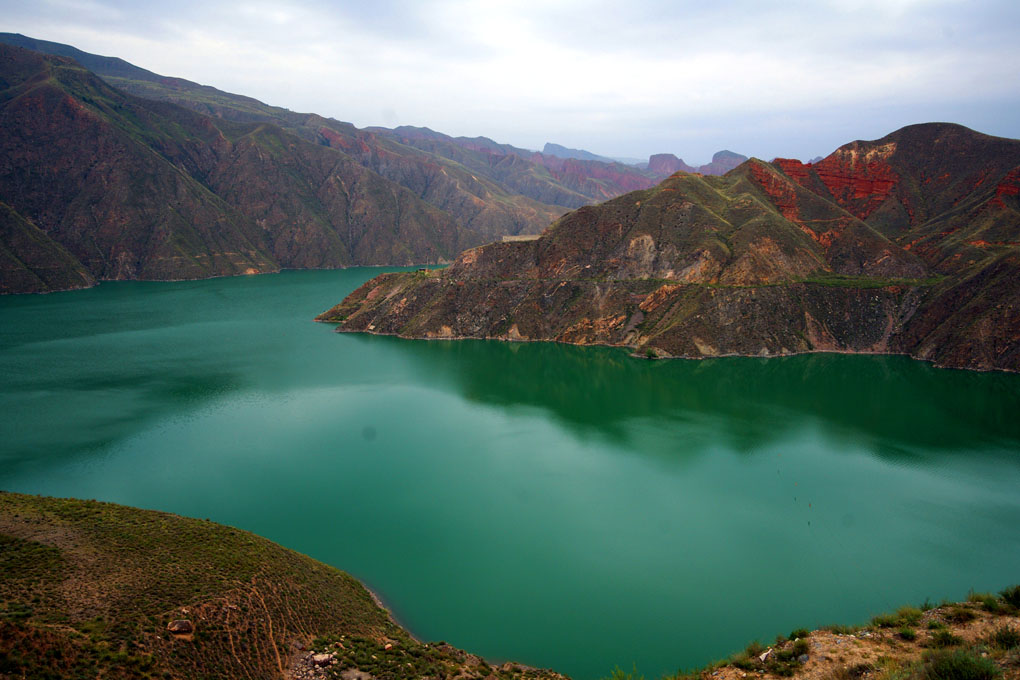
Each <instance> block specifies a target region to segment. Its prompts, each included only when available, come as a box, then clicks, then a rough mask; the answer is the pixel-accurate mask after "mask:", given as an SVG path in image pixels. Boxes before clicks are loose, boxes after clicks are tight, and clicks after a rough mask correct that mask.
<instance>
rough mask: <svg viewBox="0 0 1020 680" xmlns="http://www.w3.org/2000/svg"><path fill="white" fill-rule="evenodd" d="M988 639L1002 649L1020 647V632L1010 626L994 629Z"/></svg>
mask: <svg viewBox="0 0 1020 680" xmlns="http://www.w3.org/2000/svg"><path fill="white" fill-rule="evenodd" d="M988 641H989V643H991V644H992V645H994V646H995V647H999V648H1001V649H1016V648H1017V647H1020V632H1017V630H1016V629H1015V628H1010V627H1009V626H1000V627H998V628H996V629H995V630H994V631H992V634H991V635H989V636H988Z"/></svg>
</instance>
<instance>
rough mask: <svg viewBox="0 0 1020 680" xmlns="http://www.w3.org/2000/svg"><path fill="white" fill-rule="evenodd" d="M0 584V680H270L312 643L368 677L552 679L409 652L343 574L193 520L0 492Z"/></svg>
mask: <svg viewBox="0 0 1020 680" xmlns="http://www.w3.org/2000/svg"><path fill="white" fill-rule="evenodd" d="M0 574H2V575H3V578H2V579H0V678H8V677H9V678H21V677H29V678H33V679H45V678H94V677H103V678H182V679H183V678H187V679H189V680H190V679H192V678H279V677H281V676H283V675H284V674H285V673H291V672H292V671H294V669H299V668H302V667H304V666H311V665H314V663H313V662H312V661H311V652H309V651H307V650H309V649H310V648H311V646H312V644H313V642H315V643H316V644H317V645H318V647H319V648H320V649H322V650H324V651H326V652H328V653H329V654H330V662H329V664H328V665H330V666H331V667H335V669H336V670H342V669H344V668H348V667H354V666H356V667H364V669H368V670H370V671H372V672H374V673H376V674H377V677H380V678H384V677H386V678H391V677H392V678H410V677H422V676H424V675H429V676H431V677H434V678H437V679H441V678H446V677H454V676H457V675H459V676H460V677H463V678H482V677H487V676H489V675H495V676H496V677H498V678H500V679H501V680H513V679H514V678H518V679H520V678H524V677H528V678H538V677H549V678H556V677H559V676H557V675H556V674H554V673H548V672H543V671H536V670H534V669H527V668H525V667H523V666H518V665H516V664H505V665H504V666H501V667H498V668H495V669H493V668H490V667H489V666H488V664H486V663H485V662H484V661H483V660H481V659H480V658H478V657H475V656H473V655H469V654H466V653H464V652H461V651H459V650H456V649H454V648H452V647H449V646H448V645H444V644H439V645H425V644H422V643H419V642H417V641H416V640H414V639H413V638H412V637H411V636H410V635H408V633H407V632H406V631H404V630H403V629H402V628H400V627H399V626H398V625H396V624H395V623H394V622H393V621H392V620H391V619H390V618H389V615H388V614H387V612H386V611H385V610H383V609H382V608H380V607H379V606H378V604H377V603H376V602H375V601H374V599H373V597H372V595H371V593H369V592H368V591H367V590H366V589H365V588H364V587H363V586H362V585H361V584H360V583H358V581H357V580H355V579H354V578H352V577H351V576H349V575H347V574H345V573H343V572H341V571H339V570H337V569H334V568H333V567H330V566H328V565H325V564H322V563H320V562H317V561H315V560H313V559H311V558H309V557H306V556H304V555H300V554H298V553H295V552H293V551H291V550H287V549H286V548H283V547H281V546H279V545H277V544H275V543H272V542H270V541H268V540H266V539H264V538H260V537H258V536H255V535H253V534H250V533H248V532H245V531H240V530H238V529H234V528H231V527H227V526H222V525H219V524H215V523H213V522H209V521H207V520H205V521H203V520H198V519H188V518H184V517H179V516H176V515H171V514H167V513H163V512H153V511H148V510H139V509H136V508H129V507H124V506H119V505H113V504H110V503H99V502H96V501H84V500H74V499H57V498H43V497H38V496H26V495H21V494H13V493H5V492H0ZM179 620H187V621H188V622H190V624H191V626H193V630H192V631H191V632H190V634H187V635H183V634H181V635H175V634H172V633H170V632H169V631H168V625H170V624H171V622H174V621H179ZM373 654H374V655H375V658H373V657H372V655H373ZM398 657H399V658H400V659H401V661H400V663H397V662H396V661H395V660H396V659H397V658H398ZM405 657H406V659H405ZM408 664H410V665H408ZM386 669H389V670H388V672H384V671H386ZM419 671H420V673H421V674H420V675H419V674H418V673H419Z"/></svg>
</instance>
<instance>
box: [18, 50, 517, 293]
mask: <svg viewBox="0 0 1020 680" xmlns="http://www.w3.org/2000/svg"><path fill="white" fill-rule="evenodd" d="M0 201H2V202H3V203H4V210H3V211H2V213H0V218H2V223H3V227H4V228H3V232H2V233H3V234H4V235H5V237H6V238H5V239H4V241H3V244H2V249H3V250H2V253H3V256H4V257H3V260H2V261H0V262H2V264H0V267H2V268H0V272H2V275H3V281H2V282H0V287H2V289H3V290H4V291H5V292H26V291H40V290H52V289H59V288H69V287H78V286H84V285H89V284H90V283H92V282H93V281H94V280H104V279H106V280H109V279H134V278H141V279H184V278H200V277H206V276H216V275H225V274H242V273H256V272H265V271H274V270H277V269H279V268H281V267H285V268H305V267H316V268H322V267H341V266H348V265H357V264H414V263H421V262H441V261H444V260H447V259H448V258H452V256H453V255H455V254H456V253H457V252H458V251H459V250H461V249H462V248H464V247H466V246H469V245H477V244H479V243H484V242H487V241H490V240H492V238H493V237H494V236H495V234H494V232H493V231H492V229H491V228H488V227H487V228H478V229H476V228H471V227H464V226H462V225H460V224H458V223H457V222H456V220H454V219H453V217H452V216H451V215H450V214H449V213H447V212H445V211H441V210H439V209H437V208H435V207H434V206H432V205H430V204H428V203H426V202H425V201H423V200H422V199H421V198H419V197H418V196H417V195H416V194H414V193H413V192H411V191H410V190H408V189H407V188H405V187H403V186H400V185H398V184H396V183H394V182H391V181H389V180H387V179H385V178H383V177H381V176H379V175H377V174H376V173H374V172H372V171H370V170H368V169H367V168H365V167H364V166H363V165H361V164H360V163H358V162H357V161H355V160H354V159H353V158H351V157H350V156H348V155H347V154H344V153H342V152H340V151H338V150H336V149H332V148H330V147H327V146H323V145H320V144H313V143H311V142H307V141H304V140H302V139H300V138H298V137H296V136H294V135H291V134H289V133H287V132H285V131H284V130H282V129H281V128H279V127H277V126H275V125H270V124H264V123H237V122H233V121H228V120H222V119H214V118H210V117H208V116H204V115H201V114H197V113H195V112H193V111H190V110H187V109H183V108H181V107H178V106H176V105H172V104H167V103H162V102H157V101H152V100H147V99H141V98H137V97H133V96H130V95H127V94H125V93H124V92H122V91H120V90H118V89H115V88H113V87H111V86H110V85H109V84H107V83H106V82H105V81H103V80H101V79H99V78H98V77H96V76H94V75H93V74H92V73H90V72H89V71H87V70H85V69H84V68H82V67H81V66H79V65H78V64H77V63H76V62H73V61H71V60H69V59H67V58H62V57H51V56H45V55H42V54H40V53H37V52H33V51H28V50H24V49H20V48H16V47H7V46H2V45H0ZM497 233H498V232H497ZM58 272H59V273H58Z"/></svg>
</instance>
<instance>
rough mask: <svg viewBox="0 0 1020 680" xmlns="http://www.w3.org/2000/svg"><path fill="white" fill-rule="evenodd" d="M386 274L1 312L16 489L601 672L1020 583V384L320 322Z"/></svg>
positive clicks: (975, 376)
mask: <svg viewBox="0 0 1020 680" xmlns="http://www.w3.org/2000/svg"><path fill="white" fill-rule="evenodd" d="M379 271H380V270H379V269H350V270H346V271H311V272H286V273H282V274H279V275H269V276H258V277H247V278H225V279H214V280H208V281H195V282H182V283H140V282H132V283H107V284H103V285H101V286H99V287H97V288H94V289H91V290H85V291H76V292H69V293H58V294H52V295H46V296H16V297H5V298H2V299H0V433H2V439H0V488H2V489H7V490H11V491H19V492H25V493H36V494H46V495H54V496H73V497H78V498H96V499H100V500H105V501H114V502H118V503H125V504H128V505H135V506H140V507H143V508H153V509H158V510H166V511H170V512H176V513H180V514H183V515H188V516H192V517H202V518H206V517H207V518H210V519H212V520H214V521H217V522H222V523H225V524H230V525H233V526H237V527H240V528H243V529H247V530H250V531H253V532H256V533H258V534H261V535H263V536H266V537H268V538H270V539H272V540H274V541H277V542H279V543H282V544H283V545H285V546H288V547H290V548H293V549H295V550H298V551H301V552H303V553H307V554H309V555H311V556H313V557H315V558H317V559H320V560H323V561H325V562H328V563H330V564H333V565H335V566H337V567H340V568H342V569H344V570H347V571H349V572H350V573H352V574H354V575H355V576H357V577H359V578H361V579H362V580H363V581H364V582H365V583H366V584H367V585H368V586H369V587H371V588H372V589H374V590H375V591H376V592H377V593H379V595H380V596H381V597H382V598H383V599H384V600H385V601H386V602H387V603H388V605H389V606H390V607H391V608H392V609H393V611H394V613H395V615H396V617H397V618H398V620H400V621H401V623H403V624H404V625H406V626H407V627H408V628H409V629H410V630H411V631H412V632H413V633H415V634H416V635H417V636H419V637H420V638H423V639H429V640H440V639H442V640H446V641H448V642H450V643H452V644H455V645H457V646H459V647H463V648H466V649H468V650H471V651H473V652H476V653H479V654H482V655H485V656H487V657H489V658H490V659H493V660H503V659H515V660H519V661H522V662H525V663H529V664H532V665H537V666H544V667H552V668H555V669H557V670H560V671H562V672H565V673H568V674H570V675H572V676H574V677H575V678H577V679H578V680H591V679H594V678H598V677H601V676H605V675H608V673H609V672H610V671H611V670H612V669H613V667H614V666H616V665H619V666H621V667H623V668H626V669H630V668H631V667H632V665H633V664H636V666H637V669H638V670H639V671H640V672H642V673H644V674H645V675H646V677H650V678H654V677H658V676H659V675H661V674H662V673H666V672H672V671H675V670H677V668H679V667H691V666H694V665H699V664H702V663H705V662H708V661H710V660H712V659H715V658H719V657H722V656H724V655H726V654H728V653H730V652H733V651H735V650H736V649H738V648H741V647H743V645H744V644H745V643H747V642H748V641H750V640H752V639H754V638H758V639H762V640H771V639H772V638H773V637H775V635H776V634H778V633H788V632H789V631H790V629H792V628H795V627H800V626H805V627H809V628H810V627H815V626H819V625H824V624H827V623H834V622H840V623H854V622H862V621H864V620H866V619H867V618H869V617H870V616H871V615H874V614H876V613H879V612H882V611H886V610H889V609H892V608H895V607H897V606H899V605H902V604H906V603H913V604H917V603H920V602H922V601H924V600H925V598H932V600H934V601H937V600H940V599H942V598H953V599H955V598H962V597H964V596H965V595H966V593H967V591H968V590H969V589H971V588H973V589H976V590H998V589H1001V588H1002V587H1004V586H1006V585H1009V584H1011V583H1015V582H1018V581H1020V376H1017V375H1008V374H992V373H986V374H980V373H972V372H964V371H952V370H939V369H935V368H932V367H931V366H929V365H927V364H924V363H921V362H917V361H912V360H910V359H907V358H903V357H875V356H842V355H831V354H818V355H807V356H798V357H792V358H782V359H742V358H729V359H716V360H710V361H683V360H676V361H647V360H640V359H633V358H631V357H629V356H627V354H626V353H625V352H624V351H621V350H616V349H608V348H593V347H572V346H561V345H556V344H545V343H534V344H507V343H500V342H485V341H461V342H457V341H452V342H447V341H444V342H422V341H407V340H400V339H397V338H389V337H371V336H364V335H350V334H337V333H334V332H333V328H332V327H331V326H328V325H324V324H317V323H314V322H312V318H313V317H314V316H315V315H316V314H318V313H319V312H321V311H323V310H325V309H327V308H328V307H330V306H331V305H333V304H334V303H336V302H337V301H339V300H340V299H341V298H342V297H343V296H344V295H345V294H347V293H348V292H350V291H352V290H353V289H354V288H355V287H357V286H358V285H360V284H361V283H362V282H363V281H365V280H366V279H367V278H369V277H371V276H374V275H375V274H377V273H379Z"/></svg>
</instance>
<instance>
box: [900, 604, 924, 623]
mask: <svg viewBox="0 0 1020 680" xmlns="http://www.w3.org/2000/svg"><path fill="white" fill-rule="evenodd" d="M896 617H897V618H899V620H900V623H901V624H904V625H907V626H916V625H917V623H918V622H919V621H920V620H921V610H920V609H918V608H917V607H900V608H899V609H897V610H896Z"/></svg>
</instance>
